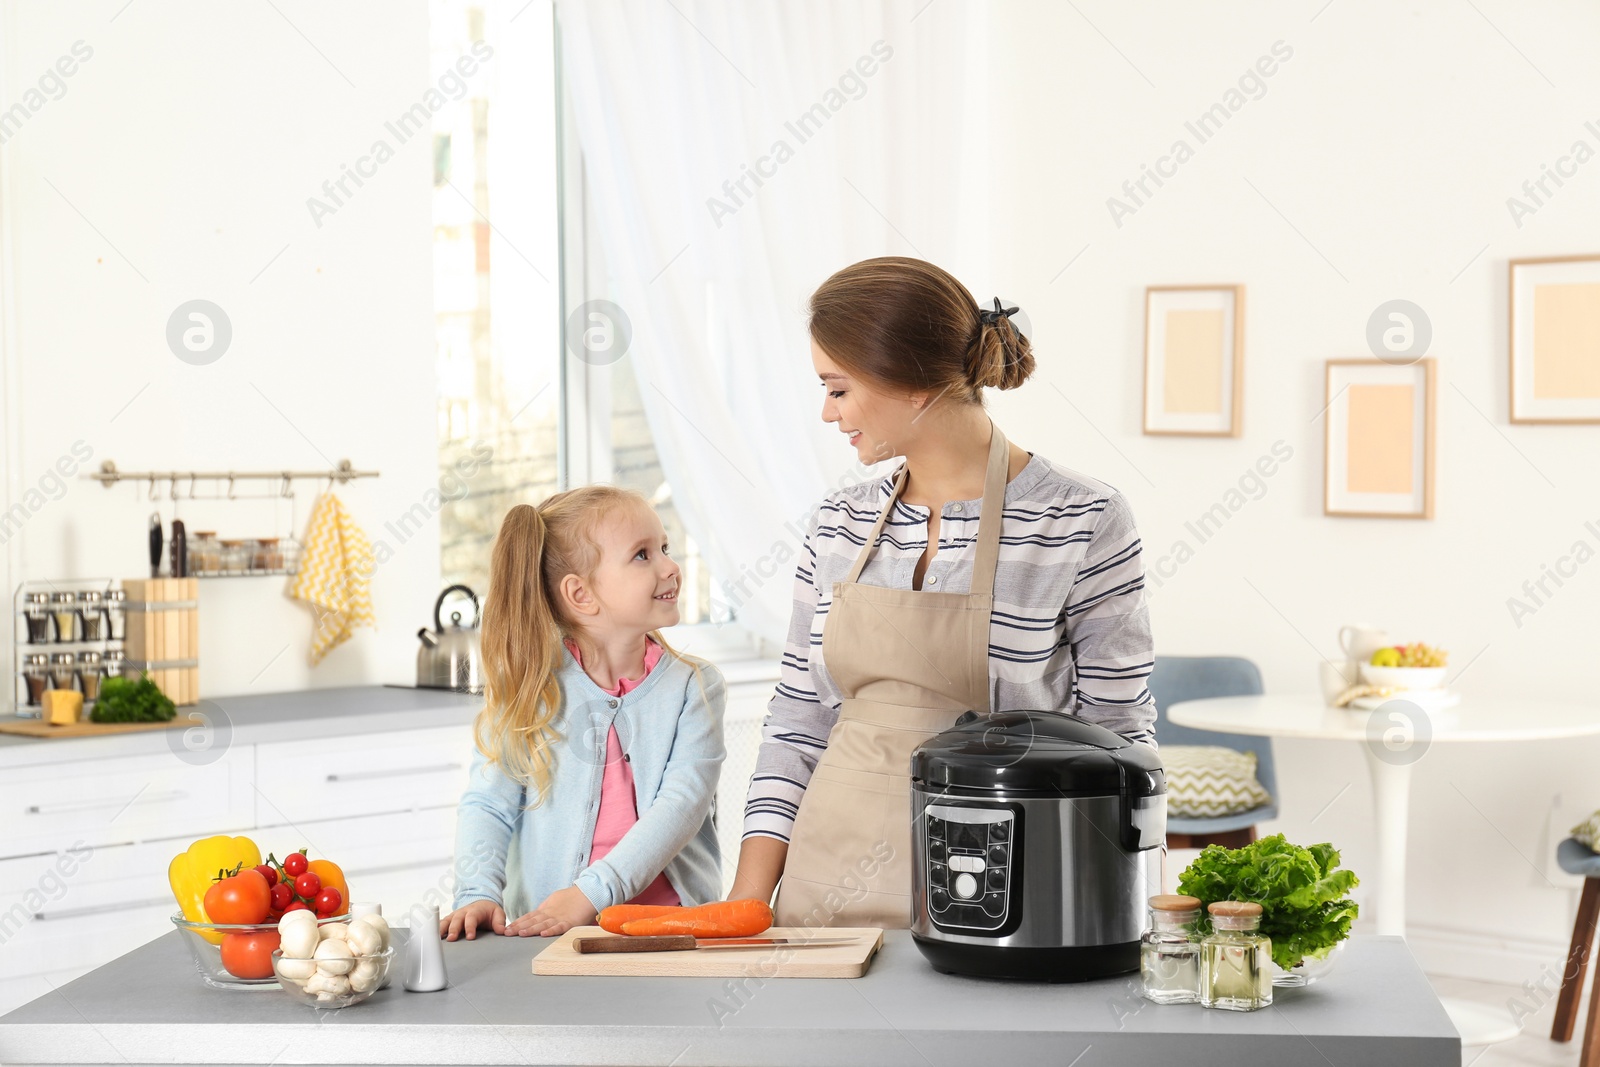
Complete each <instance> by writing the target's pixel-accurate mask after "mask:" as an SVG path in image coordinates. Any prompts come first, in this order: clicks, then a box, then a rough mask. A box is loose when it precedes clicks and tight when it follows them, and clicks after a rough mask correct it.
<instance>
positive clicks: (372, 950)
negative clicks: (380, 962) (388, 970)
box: [345, 923, 383, 957]
mask: <svg viewBox="0 0 1600 1067" xmlns="http://www.w3.org/2000/svg"><path fill="white" fill-rule="evenodd" d="M345 943H346V944H348V945H349V946H350V952H351V954H352V955H355V956H358V957H360V956H375V955H377V954H378V953H380V952H382V951H383V932H382V931H380V930H379V929H378V928H377V927H376V926H373V925H372V924H371V923H351V924H350V933H349V934H347V935H346V936H345Z"/></svg>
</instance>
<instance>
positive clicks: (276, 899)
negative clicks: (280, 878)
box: [272, 882, 294, 911]
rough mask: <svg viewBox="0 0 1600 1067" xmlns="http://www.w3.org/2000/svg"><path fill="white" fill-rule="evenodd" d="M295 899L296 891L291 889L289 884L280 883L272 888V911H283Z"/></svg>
mask: <svg viewBox="0 0 1600 1067" xmlns="http://www.w3.org/2000/svg"><path fill="white" fill-rule="evenodd" d="M293 899H294V890H293V889H290V888H289V884H288V883H287V882H279V883H278V884H277V885H275V886H273V887H272V909H273V910H274V911H282V910H283V909H284V908H287V907H288V906H289V902H290V901H292V900H293Z"/></svg>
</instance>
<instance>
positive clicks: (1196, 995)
mask: <svg viewBox="0 0 1600 1067" xmlns="http://www.w3.org/2000/svg"><path fill="white" fill-rule="evenodd" d="M1199 918H1200V899H1199V898H1198V897H1189V896H1175V895H1171V894H1166V893H1163V894H1160V895H1158V896H1153V897H1151V898H1150V929H1148V930H1146V931H1145V933H1144V936H1143V937H1141V938H1140V939H1139V975H1140V977H1141V978H1143V979H1144V996H1145V999H1146V1000H1153V1001H1155V1002H1156V1003H1157V1004H1193V1003H1194V1002H1195V1001H1197V1000H1199V999H1200V942H1199V941H1198V940H1197V939H1196V938H1195V937H1194V923H1195V920H1197V919H1199Z"/></svg>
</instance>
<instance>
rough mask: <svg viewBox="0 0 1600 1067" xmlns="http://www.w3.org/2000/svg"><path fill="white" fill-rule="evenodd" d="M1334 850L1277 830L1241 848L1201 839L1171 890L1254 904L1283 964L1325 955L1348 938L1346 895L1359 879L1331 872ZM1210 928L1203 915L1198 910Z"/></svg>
mask: <svg viewBox="0 0 1600 1067" xmlns="http://www.w3.org/2000/svg"><path fill="white" fill-rule="evenodd" d="M1338 866H1339V852H1338V850H1337V849H1335V848H1334V847H1333V846H1332V845H1330V844H1327V843H1326V842H1324V843H1323V844H1320V845H1312V846H1310V847H1309V848H1302V847H1301V846H1299V845H1292V844H1290V843H1289V842H1288V841H1287V840H1286V839H1285V838H1284V836H1283V835H1282V834H1274V835H1273V836H1272V837H1264V838H1262V839H1261V840H1260V841H1256V842H1254V843H1252V844H1249V845H1246V846H1244V847H1243V848H1232V849H1230V848H1223V847H1222V846H1221V845H1208V846H1206V848H1205V849H1204V850H1203V851H1202V852H1201V853H1200V855H1199V856H1197V857H1195V860H1194V862H1193V863H1191V864H1189V866H1188V867H1186V868H1184V871H1183V873H1182V874H1181V875H1179V876H1178V892H1180V893H1187V894H1188V895H1189V896H1192V897H1199V898H1200V903H1201V905H1202V906H1203V907H1204V906H1209V905H1211V904H1213V903H1215V902H1216V901H1219V900H1251V901H1254V902H1256V903H1257V904H1260V905H1261V932H1262V933H1263V934H1265V935H1267V936H1268V937H1270V938H1271V939H1272V962H1274V963H1276V964H1277V965H1278V966H1279V967H1281V968H1283V969H1284V970H1286V971H1287V970H1289V969H1290V968H1292V967H1294V966H1295V965H1296V964H1298V963H1299V962H1300V961H1301V960H1302V959H1304V958H1305V957H1306V956H1311V957H1314V958H1317V959H1320V958H1322V957H1323V956H1326V955H1327V954H1328V953H1329V952H1330V951H1332V950H1333V947H1334V946H1335V945H1337V944H1338V943H1339V942H1341V941H1343V940H1344V939H1345V938H1347V937H1349V936H1350V923H1351V922H1352V921H1353V920H1354V919H1355V917H1356V911H1357V905H1356V902H1355V901H1353V900H1350V899H1349V898H1348V897H1347V896H1346V894H1347V893H1349V892H1350V890H1351V889H1353V888H1354V887H1355V886H1357V885H1359V884H1360V880H1359V879H1358V878H1356V876H1355V873H1354V872H1353V871H1348V870H1344V871H1341V870H1337V869H1336V868H1337V867H1338ZM1202 916H1203V918H1202V922H1203V923H1204V924H1205V925H1206V926H1207V927H1208V928H1209V926H1210V918H1209V914H1208V913H1205V912H1202Z"/></svg>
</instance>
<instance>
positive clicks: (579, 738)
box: [455, 648, 727, 921]
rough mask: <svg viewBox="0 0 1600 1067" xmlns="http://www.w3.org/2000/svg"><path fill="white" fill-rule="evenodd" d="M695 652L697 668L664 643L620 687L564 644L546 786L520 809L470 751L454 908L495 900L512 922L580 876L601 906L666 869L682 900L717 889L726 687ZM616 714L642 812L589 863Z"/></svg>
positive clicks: (520, 791) (494, 768) (513, 788)
mask: <svg viewBox="0 0 1600 1067" xmlns="http://www.w3.org/2000/svg"><path fill="white" fill-rule="evenodd" d="M695 662H696V663H698V664H699V667H700V670H699V678H697V677H696V672H695V668H694V666H693V665H692V664H691V663H688V662H685V661H684V660H681V659H679V658H678V657H676V656H674V655H672V654H671V653H667V654H665V655H663V656H662V657H661V659H660V660H659V661H657V663H656V665H655V667H654V668H653V669H652V670H651V671H650V673H649V674H648V675H646V676H645V679H644V681H643V682H641V683H640V684H639V686H638V688H636V689H633V690H631V691H630V692H628V693H627V694H625V695H624V696H620V697H614V696H611V695H610V694H608V693H606V692H605V691H604V690H602V689H601V688H600V687H599V686H598V685H596V684H595V682H594V680H593V679H592V678H590V677H589V676H588V675H587V674H585V673H584V670H583V668H582V667H581V666H579V665H578V662H577V660H575V659H574V658H573V657H572V653H571V652H570V651H568V650H567V649H565V648H563V649H562V665H561V669H560V671H559V672H558V673H557V676H556V677H557V681H558V683H559V684H560V686H561V714H560V715H559V716H558V717H557V719H556V723H555V726H556V730H557V732H558V733H560V735H561V737H562V740H561V741H560V742H559V743H558V744H557V750H556V759H555V773H554V776H553V778H552V779H551V785H550V790H549V795H548V796H547V797H546V798H545V800H544V803H542V804H540V805H539V806H538V807H536V808H529V809H527V810H523V808H524V806H525V805H526V804H527V803H528V797H527V791H526V790H525V789H524V787H523V786H522V785H521V784H520V783H518V782H516V781H514V780H512V779H511V778H509V777H508V776H507V775H506V774H504V773H503V772H502V771H501V769H500V767H499V765H498V764H491V763H489V761H488V760H487V759H486V758H485V756H484V755H483V753H481V752H478V751H476V749H474V753H473V759H472V769H471V773H470V777H469V780H468V784H467V791H466V793H465V794H464V795H463V796H462V798H461V805H460V808H459V809H458V811H457V815H456V858H455V873H456V890H455V906H456V907H458V908H459V907H461V906H462V905H463V904H466V903H467V902H469V901H473V900H492V901H494V902H495V903H497V904H500V905H501V906H502V907H504V908H505V911H506V919H507V921H510V920H511V919H514V918H516V917H518V916H520V915H523V914H526V913H527V912H530V911H532V910H533V909H534V908H536V907H538V906H539V905H540V904H541V903H542V902H543V901H544V899H545V898H546V897H548V896H549V895H550V894H551V893H554V892H555V891H556V890H558V889H565V888H566V887H568V886H571V885H576V886H577V887H578V888H579V889H580V890H582V891H583V895H584V896H586V897H588V898H589V901H590V903H592V904H593V905H594V906H595V909H596V910H597V911H598V910H599V909H601V908H606V907H610V906H611V905H612V904H622V903H625V902H627V901H629V900H631V899H633V898H634V897H635V896H637V895H638V894H639V893H641V892H642V891H643V890H644V888H645V887H646V886H648V885H649V884H650V883H651V882H652V881H654V880H655V877H656V875H657V874H659V873H662V872H665V873H666V876H667V881H668V882H670V883H671V884H672V888H673V889H674V890H676V891H677V894H678V899H679V900H681V901H682V902H683V903H684V904H704V903H706V902H707V901H712V900H720V899H721V898H722V870H721V860H720V857H719V854H718V849H717V831H716V824H715V822H714V813H713V811H712V805H713V801H714V800H715V798H716V793H717V776H718V774H719V772H720V770H721V766H722V760H723V757H724V756H725V755H726V752H727V750H726V749H725V748H724V747H723V741H722V716H723V708H724V705H725V703H726V698H727V686H726V683H725V682H724V681H723V678H722V672H721V671H719V670H717V668H716V667H713V666H712V665H711V664H709V663H706V662H705V661H703V660H697V661H695ZM702 679H703V683H702ZM702 685H703V688H702ZM613 724H615V725H616V728H617V739H618V740H619V741H621V742H622V751H623V752H624V753H625V754H626V756H627V758H628V759H629V761H630V763H631V765H632V767H633V784H634V789H635V792H636V794H637V796H638V805H639V821H638V822H637V823H635V824H634V825H633V827H632V828H631V829H630V830H629V831H628V832H627V833H626V834H624V835H623V838H622V840H621V841H619V842H618V843H617V845H616V847H615V848H613V849H612V850H611V851H610V852H609V853H607V854H606V856H605V858H604V859H602V860H601V861H600V862H599V863H596V864H593V865H591V864H590V863H589V851H590V849H591V848H592V846H593V844H594V827H595V817H596V815H597V814H598V813H599V810H600V780H601V776H602V775H603V773H604V771H605V762H606V738H607V735H608V734H609V732H610V728H611V726H612V725H613Z"/></svg>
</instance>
